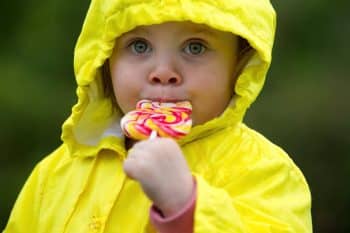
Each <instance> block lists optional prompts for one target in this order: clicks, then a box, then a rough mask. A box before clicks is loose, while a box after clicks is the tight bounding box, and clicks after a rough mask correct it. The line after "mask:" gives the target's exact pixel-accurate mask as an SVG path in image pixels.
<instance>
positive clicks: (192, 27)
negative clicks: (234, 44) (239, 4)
mask: <svg viewBox="0 0 350 233" xmlns="http://www.w3.org/2000/svg"><path fill="white" fill-rule="evenodd" d="M164 33H167V34H168V33H169V34H176V35H182V34H202V35H206V36H210V37H220V36H223V35H225V34H227V35H230V36H232V33H230V32H223V31H219V30H216V29H213V28H211V27H209V26H207V25H204V24H197V23H192V22H189V21H188V22H187V21H186V22H166V23H161V24H154V25H149V26H138V27H136V28H134V29H133V30H131V31H129V32H127V33H126V34H144V35H156V34H164Z"/></svg>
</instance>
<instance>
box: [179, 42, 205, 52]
mask: <svg viewBox="0 0 350 233" xmlns="http://www.w3.org/2000/svg"><path fill="white" fill-rule="evenodd" d="M205 50H206V47H205V46H204V45H203V44H202V43H201V42H190V43H189V44H188V45H187V46H186V47H185V48H184V51H185V52H186V53H188V54H190V55H199V54H202V53H203V52H204V51H205Z"/></svg>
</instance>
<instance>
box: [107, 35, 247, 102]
mask: <svg viewBox="0 0 350 233" xmlns="http://www.w3.org/2000/svg"><path fill="white" fill-rule="evenodd" d="M251 51H253V49H252V47H251V46H250V44H249V43H248V41H247V40H246V39H244V38H242V37H239V40H238V52H237V57H238V61H239V62H240V64H241V65H239V66H238V67H237V70H236V72H235V74H236V77H238V76H239V74H240V73H241V71H242V69H243V67H244V66H245V64H246V63H247V61H248V60H249V58H250V56H251ZM101 73H102V85H103V91H104V95H105V97H107V98H110V99H111V101H112V104H113V106H114V107H117V106H118V104H117V100H116V98H115V95H114V90H113V84H112V77H111V71H110V69H109V59H106V61H105V62H104V64H103V65H102V67H101Z"/></svg>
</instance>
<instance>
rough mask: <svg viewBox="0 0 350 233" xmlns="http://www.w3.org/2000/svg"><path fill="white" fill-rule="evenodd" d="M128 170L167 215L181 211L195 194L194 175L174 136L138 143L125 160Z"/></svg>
mask: <svg viewBox="0 0 350 233" xmlns="http://www.w3.org/2000/svg"><path fill="white" fill-rule="evenodd" d="M124 171H125V173H126V174H127V175H128V176H129V177H130V178H132V179H135V180H137V181H138V182H140V184H141V186H142V188H143V190H144V192H145V194H146V195H147V196H148V197H149V198H150V199H151V200H152V201H153V203H154V205H155V206H157V207H158V208H159V209H160V210H161V211H162V213H163V214H164V215H165V216H169V215H171V214H173V213H176V212H177V211H179V210H180V209H181V208H183V207H184V205H185V204H186V203H187V202H188V201H189V199H190V197H191V193H192V188H193V180H192V175H191V172H190V170H189V168H188V166H187V163H186V160H185V158H184V156H183V154H182V152H181V150H180V147H179V146H178V145H177V143H176V142H175V141H174V140H172V139H168V138H155V139H151V140H145V141H141V142H138V143H137V144H135V145H134V147H133V148H132V149H131V150H130V152H129V154H128V157H127V159H126V160H125V162H124Z"/></svg>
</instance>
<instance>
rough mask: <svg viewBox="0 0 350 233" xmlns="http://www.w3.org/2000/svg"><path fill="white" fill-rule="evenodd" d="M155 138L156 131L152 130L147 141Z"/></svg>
mask: <svg viewBox="0 0 350 233" xmlns="http://www.w3.org/2000/svg"><path fill="white" fill-rule="evenodd" d="M156 137H157V131H156V130H152V133H151V135H150V136H149V139H154V138H156Z"/></svg>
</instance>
